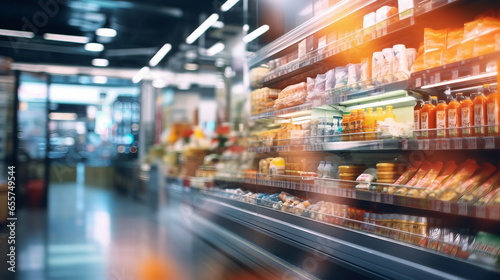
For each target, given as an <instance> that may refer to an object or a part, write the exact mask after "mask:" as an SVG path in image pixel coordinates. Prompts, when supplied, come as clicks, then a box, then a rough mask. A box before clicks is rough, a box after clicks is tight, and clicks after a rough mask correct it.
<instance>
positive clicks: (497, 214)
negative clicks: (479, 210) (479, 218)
mask: <svg viewBox="0 0 500 280" xmlns="http://www.w3.org/2000/svg"><path fill="white" fill-rule="evenodd" d="M488 210H489V215H488V218H490V219H492V220H500V207H498V206H490V207H489V209H488Z"/></svg>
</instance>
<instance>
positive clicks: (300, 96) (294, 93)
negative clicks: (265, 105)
mask: <svg viewBox="0 0 500 280" xmlns="http://www.w3.org/2000/svg"><path fill="white" fill-rule="evenodd" d="M306 98H307V84H306V83H305V82H302V83H298V84H295V85H290V86H288V87H286V88H284V89H283V90H282V91H281V92H280V93H279V94H278V99H276V102H275V104H274V109H275V110H278V109H283V108H288V107H293V106H297V105H300V104H303V103H304V102H305V101H306Z"/></svg>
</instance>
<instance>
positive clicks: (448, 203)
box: [443, 201, 451, 213]
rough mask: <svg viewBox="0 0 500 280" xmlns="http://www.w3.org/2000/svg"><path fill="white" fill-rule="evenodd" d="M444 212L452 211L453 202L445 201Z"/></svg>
mask: <svg viewBox="0 0 500 280" xmlns="http://www.w3.org/2000/svg"><path fill="white" fill-rule="evenodd" d="M443 212H445V213H451V202H449V201H443Z"/></svg>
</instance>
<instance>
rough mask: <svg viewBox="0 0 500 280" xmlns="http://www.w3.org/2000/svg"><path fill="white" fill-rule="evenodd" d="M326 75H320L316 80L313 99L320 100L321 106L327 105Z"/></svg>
mask: <svg viewBox="0 0 500 280" xmlns="http://www.w3.org/2000/svg"><path fill="white" fill-rule="evenodd" d="M325 87H326V74H318V75H317V76H316V79H315V80H314V96H313V99H317V100H319V102H320V104H325V101H326V99H325Z"/></svg>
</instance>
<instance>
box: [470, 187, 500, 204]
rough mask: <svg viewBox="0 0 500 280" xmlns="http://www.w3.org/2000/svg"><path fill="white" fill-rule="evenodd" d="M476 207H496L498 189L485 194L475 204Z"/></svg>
mask: <svg viewBox="0 0 500 280" xmlns="http://www.w3.org/2000/svg"><path fill="white" fill-rule="evenodd" d="M475 204H476V205H498V204H500V188H496V189H495V190H492V191H491V192H489V193H487V194H486V195H485V196H483V197H481V198H480V199H479V200H478V201H477V202H476V203H475Z"/></svg>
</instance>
